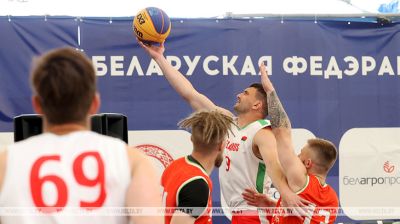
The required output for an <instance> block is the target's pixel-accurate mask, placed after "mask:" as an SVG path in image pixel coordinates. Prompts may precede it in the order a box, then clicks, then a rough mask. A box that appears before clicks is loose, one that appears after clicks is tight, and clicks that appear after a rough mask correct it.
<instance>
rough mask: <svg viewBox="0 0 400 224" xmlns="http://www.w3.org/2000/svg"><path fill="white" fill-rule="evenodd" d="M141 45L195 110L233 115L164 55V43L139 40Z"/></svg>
mask: <svg viewBox="0 0 400 224" xmlns="http://www.w3.org/2000/svg"><path fill="white" fill-rule="evenodd" d="M138 42H139V45H140V46H141V47H142V48H143V49H145V51H146V52H147V53H148V54H149V55H150V56H151V57H152V58H153V59H154V60H155V61H156V62H157V64H158V65H159V66H160V68H161V70H162V72H163V74H164V76H165V77H166V78H167V80H168V82H169V84H170V85H171V86H172V88H174V89H175V91H176V92H177V93H178V94H179V95H181V96H182V97H183V99H184V100H185V101H187V102H188V103H189V104H190V106H191V107H192V108H193V110H194V111H198V110H219V111H221V112H222V113H224V114H226V115H229V116H233V115H232V113H231V112H229V111H228V110H226V109H224V108H221V107H218V106H216V105H215V104H214V103H213V102H212V101H211V100H210V99H209V98H207V97H206V96H205V95H203V94H201V93H199V92H198V91H197V90H196V89H195V88H194V87H193V85H192V84H191V83H190V82H189V80H187V79H186V77H185V76H184V75H183V74H182V73H180V72H179V71H178V70H176V69H175V68H174V67H172V66H171V64H170V63H169V62H168V61H167V59H166V58H165V57H164V55H163V54H164V50H165V48H164V43H162V44H161V45H160V46H155V45H150V46H149V45H145V44H144V43H143V42H141V41H139V40H138Z"/></svg>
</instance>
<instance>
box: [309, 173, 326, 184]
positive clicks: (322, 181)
mask: <svg viewBox="0 0 400 224" xmlns="http://www.w3.org/2000/svg"><path fill="white" fill-rule="evenodd" d="M312 175H314V176H315V177H316V178H317V179H318V180H319V183H320V184H321V185H325V184H326V175H322V174H316V173H313V174H312Z"/></svg>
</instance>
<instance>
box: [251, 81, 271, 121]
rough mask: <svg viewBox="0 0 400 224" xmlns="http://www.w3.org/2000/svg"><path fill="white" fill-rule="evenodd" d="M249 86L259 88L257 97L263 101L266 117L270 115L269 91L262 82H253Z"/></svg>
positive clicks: (263, 110)
mask: <svg viewBox="0 0 400 224" xmlns="http://www.w3.org/2000/svg"><path fill="white" fill-rule="evenodd" d="M249 87H253V88H255V89H257V98H258V99H259V100H261V101H262V104H263V108H262V112H263V116H264V118H265V117H267V116H268V98H267V93H266V92H265V90H264V87H263V86H262V84H261V83H253V84H251V85H250V86H249Z"/></svg>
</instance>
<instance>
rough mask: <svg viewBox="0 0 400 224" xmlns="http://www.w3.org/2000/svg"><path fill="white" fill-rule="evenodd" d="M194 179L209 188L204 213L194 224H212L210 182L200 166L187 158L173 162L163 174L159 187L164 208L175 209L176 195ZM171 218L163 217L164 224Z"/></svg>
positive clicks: (168, 216)
mask: <svg viewBox="0 0 400 224" xmlns="http://www.w3.org/2000/svg"><path fill="white" fill-rule="evenodd" d="M196 179H203V180H205V181H206V182H207V185H208V187H209V195H208V205H207V208H205V209H206V212H204V213H202V214H201V215H200V216H199V217H198V218H196V221H195V223H212V220H211V215H210V212H211V210H210V209H211V206H212V198H211V194H212V181H211V179H210V177H209V176H208V174H207V173H206V171H205V170H204V169H203V168H202V167H201V165H199V164H196V163H195V162H193V161H191V160H190V159H189V156H186V157H183V158H180V159H177V160H175V161H174V162H173V163H171V165H169V166H168V167H167V168H166V169H165V170H164V172H163V175H162V177H161V185H162V186H163V188H164V192H163V194H164V197H166V198H165V199H164V200H165V206H166V207H167V208H168V209H173V208H176V207H177V204H178V199H177V198H178V197H177V196H178V194H179V191H180V190H181V189H182V188H183V187H184V186H185V185H186V184H187V183H188V182H190V181H192V180H196ZM197 207H198V206H197ZM171 219H172V216H171V215H166V216H165V223H166V224H169V223H170V222H171Z"/></svg>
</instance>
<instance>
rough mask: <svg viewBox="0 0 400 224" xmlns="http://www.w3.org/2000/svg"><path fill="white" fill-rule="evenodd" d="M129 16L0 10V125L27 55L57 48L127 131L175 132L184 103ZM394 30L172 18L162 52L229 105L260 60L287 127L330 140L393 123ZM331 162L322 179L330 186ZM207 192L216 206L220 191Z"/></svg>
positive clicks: (399, 69)
mask: <svg viewBox="0 0 400 224" xmlns="http://www.w3.org/2000/svg"><path fill="white" fill-rule="evenodd" d="M132 20H133V19H132V18H121V19H113V20H110V19H102V18H96V19H90V18H83V19H74V18H53V17H51V18H46V21H45V20H44V18H43V17H40V18H36V17H27V18H21V17H18V18H12V19H11V21H9V19H8V17H0V30H1V40H0V46H1V51H0V77H1V79H0V131H12V118H13V117H14V116H17V115H19V114H22V113H32V109H31V104H30V96H31V91H30V86H29V79H28V76H29V69H30V65H31V61H32V58H33V57H34V56H36V55H38V54H40V53H42V52H44V51H46V50H48V49H51V48H56V47H60V46H65V45H68V46H72V47H75V48H79V49H80V50H82V51H84V52H85V53H86V54H87V55H88V56H90V57H91V59H92V60H93V62H94V65H95V67H96V69H97V75H98V83H99V85H98V86H99V91H100V93H101V97H102V106H101V112H115V113H122V114H125V115H126V116H127V117H128V129H129V130H163V129H176V128H177V127H176V123H177V122H178V121H179V120H180V119H181V118H183V117H185V116H187V115H188V114H189V113H190V112H191V108H190V107H189V105H188V104H186V103H185V102H184V100H183V99H182V98H181V97H180V96H178V95H177V94H176V93H175V92H174V91H173V90H172V88H171V87H170V86H169V84H168V83H167V81H166V80H165V78H164V77H163V76H162V74H161V71H160V69H159V68H158V66H157V65H156V64H155V62H154V61H151V60H150V58H149V56H148V55H147V54H146V53H145V52H144V50H143V49H141V47H140V46H139V45H138V44H137V42H136V40H135V37H134V34H133V31H132ZM399 30H400V24H399V23H390V24H386V25H381V24H378V23H370V22H347V21H317V22H314V21H313V20H286V21H281V20H275V19H240V20H236V19H235V20H234V19H222V20H218V19H175V20H172V30H171V34H170V36H169V37H168V39H167V41H166V43H165V47H166V51H165V56H166V57H167V59H168V60H170V61H171V63H172V65H173V66H175V67H176V68H178V69H179V70H180V71H181V72H182V73H183V74H185V75H186V76H187V78H188V79H189V80H190V81H191V82H192V84H193V86H194V87H195V88H196V89H197V90H198V91H199V92H202V93H204V94H205V95H206V96H208V97H209V98H210V99H211V100H212V101H214V102H215V103H216V104H217V105H220V106H222V107H225V108H228V109H231V108H232V107H233V105H234V103H235V101H236V95H237V94H238V93H240V92H241V91H242V90H243V89H244V88H246V87H247V86H249V85H250V84H251V83H254V82H259V80H260V77H259V76H258V75H257V73H258V64H259V63H260V62H261V61H264V62H265V63H266V65H267V66H268V69H269V73H270V75H271V76H270V78H271V79H272V81H273V83H274V84H275V87H276V89H277V90H278V93H279V96H280V98H281V100H282V102H283V103H284V106H285V108H286V110H287V112H288V114H289V116H290V118H291V120H292V124H293V126H294V128H304V129H307V130H309V131H311V132H312V133H314V134H315V135H316V136H318V137H322V138H326V139H329V140H331V141H332V142H334V143H335V144H336V145H337V146H338V145H339V142H340V140H341V137H342V136H343V135H344V133H345V132H346V131H348V130H350V129H352V128H362V127H366V128H368V127H399V126H400V113H399V111H400V48H399V46H400V36H399V35H398V33H399ZM338 164H339V162H337V163H336V165H335V167H334V168H333V170H332V171H331V173H330V177H329V179H328V183H329V184H331V185H332V186H334V188H335V189H336V190H337V191H339V190H338V175H339V173H338ZM213 179H214V180H215V181H214V182H217V180H216V177H215V176H213ZM217 187H218V186H217ZM216 192H219V191H217V190H216ZM214 199H215V200H216V201H217V203H219V195H215V196H214ZM216 218H217V217H216ZM338 220H339V221H342V220H346V218H344V217H339V218H338ZM217 223H220V222H219V221H217Z"/></svg>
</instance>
